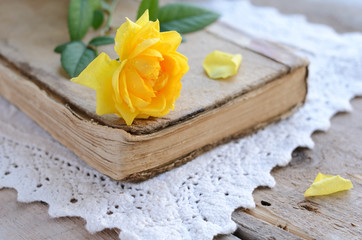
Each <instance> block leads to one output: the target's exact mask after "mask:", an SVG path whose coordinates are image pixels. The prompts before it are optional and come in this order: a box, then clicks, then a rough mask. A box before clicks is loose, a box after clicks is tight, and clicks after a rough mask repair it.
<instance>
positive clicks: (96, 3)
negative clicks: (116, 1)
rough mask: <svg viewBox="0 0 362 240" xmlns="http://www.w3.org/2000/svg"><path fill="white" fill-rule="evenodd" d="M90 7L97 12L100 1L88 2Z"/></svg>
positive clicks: (92, 0) (91, 0) (90, 0)
mask: <svg viewBox="0 0 362 240" xmlns="http://www.w3.org/2000/svg"><path fill="white" fill-rule="evenodd" d="M88 1H89V3H90V4H91V5H92V8H93V10H97V9H100V8H101V0H88Z"/></svg>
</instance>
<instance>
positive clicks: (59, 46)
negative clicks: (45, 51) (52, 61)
mask: <svg viewBox="0 0 362 240" xmlns="http://www.w3.org/2000/svg"><path fill="white" fill-rule="evenodd" d="M69 43H71V42H67V43H63V44H60V45H58V46H56V47H55V48H54V52H56V53H62V52H63V51H64V49H65V47H66V46H67V45H68V44H69Z"/></svg>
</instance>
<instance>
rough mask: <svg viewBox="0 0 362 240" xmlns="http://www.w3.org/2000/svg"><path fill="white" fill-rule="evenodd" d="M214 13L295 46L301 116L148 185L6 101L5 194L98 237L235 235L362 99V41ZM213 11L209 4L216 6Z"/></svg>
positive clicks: (291, 19) (231, 12) (241, 5)
mask: <svg viewBox="0 0 362 240" xmlns="http://www.w3.org/2000/svg"><path fill="white" fill-rule="evenodd" d="M214 5H215V6H213V5H211V7H214V8H215V9H217V10H218V11H219V12H222V13H224V15H223V17H222V21H225V22H228V23H231V24H233V25H234V26H235V27H237V28H240V29H242V30H243V31H246V32H248V33H250V34H252V35H254V36H258V37H261V38H265V39H269V40H272V41H277V42H281V43H284V44H288V45H290V46H293V47H295V48H297V49H300V50H301V54H303V55H306V56H307V57H308V58H309V60H310V62H311V63H310V68H309V92H308V97H307V101H306V104H305V106H304V107H302V108H301V109H300V110H299V111H298V112H297V113H295V114H294V115H293V116H291V117H289V118H288V119H285V120H283V121H280V122H277V123H275V124H272V125H270V126H268V127H266V128H264V129H262V130H260V131H258V132H257V133H255V134H253V135H250V136H248V137H245V138H242V139H239V140H236V141H233V142H230V143H228V144H224V145H222V146H219V147H217V148H216V149H214V150H211V151H209V152H207V153H205V154H203V155H201V156H199V157H198V158H196V159H194V160H193V161H191V162H189V163H187V164H185V165H183V166H181V167H179V168H176V169H174V170H172V171H169V172H167V173H164V174H161V175H159V176H157V177H155V178H153V179H150V180H148V181H145V182H142V183H137V184H134V183H122V182H117V181H113V180H111V179H110V178H108V177H106V176H104V175H102V174H100V173H98V172H97V171H95V170H94V169H92V168H91V167H89V166H88V165H86V164H85V163H84V162H83V161H82V160H80V159H79V158H78V157H76V156H75V155H74V154H72V153H71V152H70V151H69V150H67V149H66V148H64V147H63V146H61V145H60V144H59V143H58V142H56V141H55V140H53V139H52V138H51V137H50V135H48V134H47V133H46V132H45V131H44V130H42V129H41V128H40V127H39V126H37V125H36V124H35V123H33V122H32V121H31V120H30V119H29V118H28V117H27V116H25V115H24V114H23V113H22V112H20V111H19V110H18V109H17V108H15V107H14V106H13V105H11V104H10V103H8V102H7V101H5V100H4V99H3V98H0V112H1V114H0V189H1V188H3V187H10V188H15V189H16V190H17V191H18V201H21V202H33V201H44V202H47V203H48V204H49V214H50V216H52V217H61V216H79V217H82V218H84V219H85V220H86V221H87V224H86V228H87V229H88V230H89V231H90V232H92V233H93V232H96V231H100V230H103V229H104V228H119V229H120V230H121V231H120V238H121V239H171V238H172V239H212V238H213V236H214V235H216V234H220V233H223V234H228V233H232V232H233V231H234V230H235V229H236V225H235V223H234V222H233V221H232V220H231V213H232V212H233V210H234V209H236V208H238V207H245V208H252V207H254V206H255V204H254V201H253V197H252V192H253V190H254V189H255V188H256V187H258V186H269V187H273V186H274V184H275V181H274V179H273V177H272V176H271V175H270V171H271V169H272V168H274V167H275V166H285V165H286V164H288V162H289V161H290V159H291V152H292V151H293V150H294V149H295V148H296V147H298V146H305V147H313V141H312V139H311V134H312V133H313V132H314V131H315V130H327V129H328V127H329V125H330V122H329V120H330V118H331V117H332V116H333V115H334V114H335V113H336V112H338V111H349V110H351V106H350V103H349V100H350V99H351V98H353V97H354V96H356V95H361V94H362V77H361V76H362V44H361V42H362V34H360V33H350V34H343V35H339V34H337V33H336V32H334V31H333V30H332V29H331V28H329V27H327V26H323V25H316V24H311V23H308V22H307V21H306V20H305V18H304V17H303V16H299V15H290V16H284V15H281V14H280V13H278V12H277V11H276V10H275V9H272V8H260V7H255V6H252V5H251V4H250V3H249V2H244V1H243V2H239V1H232V2H225V4H223V5H221V6H216V5H217V4H216V3H214ZM208 6H209V7H210V5H208Z"/></svg>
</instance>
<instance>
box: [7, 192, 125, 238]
mask: <svg viewBox="0 0 362 240" xmlns="http://www.w3.org/2000/svg"><path fill="white" fill-rule="evenodd" d="M16 195H17V193H16V191H15V190H13V189H2V190H0V239H12V240H23V239H24V240H50V239H54V240H55V239H57V240H60V239H69V240H71V239H77V240H82V239H92V240H102V239H109V240H112V239H114V240H116V239H117V240H119V237H118V234H119V233H118V230H115V229H105V230H103V231H101V232H98V233H96V234H93V235H92V234H90V233H89V232H88V231H87V230H86V229H85V227H84V224H85V221H84V220H83V219H82V218H77V217H72V218H69V217H62V218H51V217H50V216H49V214H48V205H47V204H46V203H41V202H35V203H20V202H17V201H16Z"/></svg>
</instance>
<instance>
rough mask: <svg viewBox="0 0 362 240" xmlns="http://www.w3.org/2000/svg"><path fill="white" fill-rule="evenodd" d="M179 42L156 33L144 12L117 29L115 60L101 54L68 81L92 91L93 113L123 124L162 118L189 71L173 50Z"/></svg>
mask: <svg viewBox="0 0 362 240" xmlns="http://www.w3.org/2000/svg"><path fill="white" fill-rule="evenodd" d="M180 43H181V36H180V34H179V33H177V32H175V31H169V32H160V27H159V22H158V20H157V21H155V22H152V21H149V16H148V11H146V12H145V13H144V14H143V15H142V16H141V17H140V18H139V19H138V20H137V21H136V22H135V23H134V22H132V21H130V20H129V19H127V21H126V22H125V23H124V24H122V26H121V27H120V28H119V29H118V30H117V34H116V37H115V47H114V50H115V51H116V52H117V53H118V55H119V61H117V60H111V59H110V58H109V56H108V55H107V54H105V53H101V54H100V55H99V56H98V57H97V58H96V59H94V60H93V61H92V62H91V63H90V64H89V65H88V66H87V68H85V69H84V70H83V72H82V73H81V74H80V75H79V76H78V77H76V78H73V79H71V81H72V82H75V83H78V84H81V85H84V86H86V87H89V88H92V89H95V90H96V91H97V109H96V113H97V114H98V115H103V114H111V113H114V114H117V115H118V116H120V117H122V118H123V119H124V120H125V121H126V123H127V125H131V124H132V122H133V120H134V119H135V118H148V117H149V116H152V117H162V116H164V115H166V114H168V113H169V112H170V110H171V109H172V110H173V109H174V107H175V105H174V103H175V100H176V99H177V98H178V97H179V96H180V91H181V78H182V76H183V75H184V74H185V73H186V72H187V71H188V69H189V66H188V64H187V58H186V57H185V56H183V55H182V54H180V53H178V52H176V50H177V48H178V46H179V45H180Z"/></svg>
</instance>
